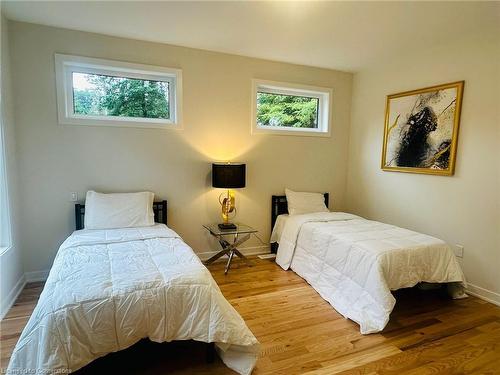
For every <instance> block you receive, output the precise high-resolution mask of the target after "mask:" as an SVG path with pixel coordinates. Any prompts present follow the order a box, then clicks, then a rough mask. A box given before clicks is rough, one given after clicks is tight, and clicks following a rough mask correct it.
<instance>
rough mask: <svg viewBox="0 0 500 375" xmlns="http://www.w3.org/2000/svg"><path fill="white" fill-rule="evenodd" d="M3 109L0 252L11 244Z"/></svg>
mask: <svg viewBox="0 0 500 375" xmlns="http://www.w3.org/2000/svg"><path fill="white" fill-rule="evenodd" d="M3 110H4V108H3V105H2V113H1V114H0V254H2V253H3V252H5V251H6V250H7V249H8V248H9V246H10V245H11V234H10V217H9V201H8V196H7V190H8V189H7V171H6V169H7V167H6V158H5V139H4V113H3Z"/></svg>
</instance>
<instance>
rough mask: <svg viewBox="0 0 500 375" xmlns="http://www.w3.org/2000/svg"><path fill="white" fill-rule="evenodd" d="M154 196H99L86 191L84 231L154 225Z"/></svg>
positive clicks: (124, 194) (139, 194)
mask: <svg viewBox="0 0 500 375" xmlns="http://www.w3.org/2000/svg"><path fill="white" fill-rule="evenodd" d="M153 199H154V194H153V193H151V192H148V191H145V192H140V193H113V194H101V193H96V192H95V191H88V192H87V197H86V199H85V229H112V228H130V227H146V226H150V225H154V212H153Z"/></svg>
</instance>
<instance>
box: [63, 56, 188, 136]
mask: <svg viewBox="0 0 500 375" xmlns="http://www.w3.org/2000/svg"><path fill="white" fill-rule="evenodd" d="M55 61H56V80H57V101H58V114H59V123H61V124H69V125H102V126H129V127H146V128H151V127H153V128H169V127H170V128H180V127H181V121H180V120H181V87H182V72H181V71H180V70H178V69H169V68H162V67H157V66H149V65H141V64H130V63H123V62H118V61H109V60H100V59H92V58H86V57H79V56H69V55H59V54H56V56H55Z"/></svg>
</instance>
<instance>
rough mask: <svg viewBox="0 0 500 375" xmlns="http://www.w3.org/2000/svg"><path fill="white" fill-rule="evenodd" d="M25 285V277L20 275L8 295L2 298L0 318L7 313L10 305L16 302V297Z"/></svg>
mask: <svg viewBox="0 0 500 375" xmlns="http://www.w3.org/2000/svg"><path fill="white" fill-rule="evenodd" d="M25 285H26V277H25V276H24V275H22V276H21V277H20V278H19V280H17V283H16V285H14V288H12V290H11V291H10V293H9V295H8V296H7V297H5V298H2V304H1V306H0V320H2V319H3V318H4V317H5V315H7V313H8V312H9V310H10V308H11V307H12V305H13V304H14V303H15V302H16V299H17V297H19V294H21V292H22V291H23V289H24V286H25Z"/></svg>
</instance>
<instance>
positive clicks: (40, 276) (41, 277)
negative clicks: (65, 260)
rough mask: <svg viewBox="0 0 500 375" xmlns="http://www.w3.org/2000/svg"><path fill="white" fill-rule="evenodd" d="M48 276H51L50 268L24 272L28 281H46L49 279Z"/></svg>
mask: <svg viewBox="0 0 500 375" xmlns="http://www.w3.org/2000/svg"><path fill="white" fill-rule="evenodd" d="M48 276H49V270H43V271H33V272H26V273H25V274H24V277H25V278H26V282H28V283H34V282H36V281H45V280H47V277H48Z"/></svg>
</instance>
